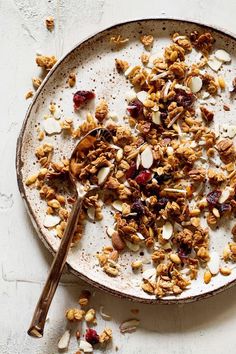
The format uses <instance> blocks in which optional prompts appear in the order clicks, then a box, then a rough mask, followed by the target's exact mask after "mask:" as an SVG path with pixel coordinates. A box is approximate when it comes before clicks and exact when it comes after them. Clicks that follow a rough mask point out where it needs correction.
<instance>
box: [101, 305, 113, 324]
mask: <svg viewBox="0 0 236 354" xmlns="http://www.w3.org/2000/svg"><path fill="white" fill-rule="evenodd" d="M103 310H104V306H100V311H99V312H100V315H101V317H102V318H103V319H104V320H105V321H110V320H111V316H110V315H108V314H107V313H105V312H104V311H103Z"/></svg>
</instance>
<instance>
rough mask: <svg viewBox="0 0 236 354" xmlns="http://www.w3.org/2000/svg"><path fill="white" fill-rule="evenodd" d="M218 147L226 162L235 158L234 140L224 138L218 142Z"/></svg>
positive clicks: (221, 156)
mask: <svg viewBox="0 0 236 354" xmlns="http://www.w3.org/2000/svg"><path fill="white" fill-rule="evenodd" d="M216 148H217V150H218V152H219V155H220V158H221V160H222V161H223V162H224V163H229V162H230V161H232V160H233V159H234V157H235V149H234V145H233V141H232V140H230V139H222V140H220V141H219V142H218V143H217V145H216Z"/></svg>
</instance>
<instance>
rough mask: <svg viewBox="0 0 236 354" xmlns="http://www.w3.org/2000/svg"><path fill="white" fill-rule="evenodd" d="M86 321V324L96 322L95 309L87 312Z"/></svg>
mask: <svg viewBox="0 0 236 354" xmlns="http://www.w3.org/2000/svg"><path fill="white" fill-rule="evenodd" d="M84 319H85V321H86V322H93V323H94V322H96V311H95V310H94V309H89V310H88V311H87V312H86V314H85V316H84Z"/></svg>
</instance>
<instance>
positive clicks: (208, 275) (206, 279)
mask: <svg viewBox="0 0 236 354" xmlns="http://www.w3.org/2000/svg"><path fill="white" fill-rule="evenodd" d="M211 278H212V275H211V272H210V271H209V270H206V271H205V273H204V283H205V284H209V283H210V281H211Z"/></svg>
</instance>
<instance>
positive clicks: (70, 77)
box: [68, 73, 76, 87]
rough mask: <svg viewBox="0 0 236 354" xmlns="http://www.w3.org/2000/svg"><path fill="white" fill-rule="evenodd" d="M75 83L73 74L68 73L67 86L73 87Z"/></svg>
mask: <svg viewBox="0 0 236 354" xmlns="http://www.w3.org/2000/svg"><path fill="white" fill-rule="evenodd" d="M75 83H76V75H75V73H70V75H69V79H68V84H69V86H70V87H74V86H75Z"/></svg>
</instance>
